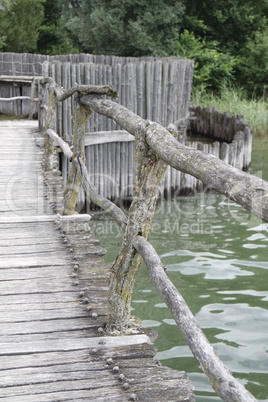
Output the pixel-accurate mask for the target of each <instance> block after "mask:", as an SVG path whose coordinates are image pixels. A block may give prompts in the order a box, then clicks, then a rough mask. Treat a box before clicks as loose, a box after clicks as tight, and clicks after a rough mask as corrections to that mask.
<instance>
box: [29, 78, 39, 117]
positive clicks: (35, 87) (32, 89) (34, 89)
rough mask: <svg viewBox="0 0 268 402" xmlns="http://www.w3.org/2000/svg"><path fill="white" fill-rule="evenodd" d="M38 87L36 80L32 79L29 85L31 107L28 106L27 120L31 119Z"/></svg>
mask: <svg viewBox="0 0 268 402" xmlns="http://www.w3.org/2000/svg"><path fill="white" fill-rule="evenodd" d="M37 87H38V82H37V79H36V78H34V79H33V81H32V84H31V105H30V113H29V120H30V119H32V118H33V115H34V111H35V94H36V89H37Z"/></svg>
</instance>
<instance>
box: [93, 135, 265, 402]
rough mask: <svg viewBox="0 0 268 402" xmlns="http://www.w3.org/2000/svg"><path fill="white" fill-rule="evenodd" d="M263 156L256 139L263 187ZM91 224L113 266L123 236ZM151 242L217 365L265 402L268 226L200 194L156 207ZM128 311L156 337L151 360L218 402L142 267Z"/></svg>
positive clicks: (102, 219) (103, 224)
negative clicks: (184, 375)
mask: <svg viewBox="0 0 268 402" xmlns="http://www.w3.org/2000/svg"><path fill="white" fill-rule="evenodd" d="M267 151H268V143H267V142H266V143H265V142H263V141H261V140H254V142H253V159H252V168H251V172H252V173H253V174H256V175H258V176H260V177H262V178H263V179H265V180H267V181H268V159H267ZM95 223H96V228H95V234H96V236H97V237H98V238H99V240H100V241H101V243H102V245H103V246H104V247H105V248H106V249H107V250H108V252H107V255H106V256H105V259H106V261H108V262H111V261H113V260H114V259H115V257H116V254H117V252H118V250H119V247H120V244H121V240H122V234H121V232H120V229H118V228H117V226H116V225H115V224H114V223H113V222H112V220H111V219H110V218H109V217H107V215H106V214H103V213H97V214H96V216H95ZM150 242H151V243H152V244H153V246H154V247H155V249H156V251H157V252H158V254H159V255H160V257H161V259H162V262H163V263H164V265H165V266H166V267H167V271H166V272H167V274H168V276H169V278H170V279H171V280H172V282H173V283H174V285H175V286H176V287H177V289H178V290H179V291H180V293H181V294H182V296H183V297H184V298H185V300H186V302H187V304H188V305H189V307H190V309H191V310H192V312H193V314H194V315H195V317H196V319H197V321H198V323H199V325H200V326H201V328H202V329H203V330H204V332H205V334H206V336H207V338H208V339H209V341H210V342H211V343H212V345H213V346H214V348H215V350H216V351H217V353H218V355H219V356H220V358H221V359H222V360H223V361H224V363H225V364H226V365H227V367H228V368H229V369H230V370H231V371H232V373H233V374H234V376H235V377H236V378H238V379H239V381H240V382H241V383H242V384H244V385H245V386H246V388H247V389H248V390H249V391H250V392H252V394H253V395H254V396H255V397H256V398H257V399H258V400H260V401H266V402H268V259H267V251H268V224H266V223H262V222H261V221H260V220H259V219H258V218H256V217H254V216H253V215H252V214H250V213H249V212H248V211H246V210H244V209H243V208H242V207H240V206H238V205H236V204H235V203H234V202H231V201H228V200H227V199H226V198H225V197H223V196H220V195H217V194H214V193H211V192H210V193H209V192H208V193H199V194H195V195H194V196H190V197H180V198H177V199H176V200H173V201H169V202H164V203H161V204H160V205H158V206H157V209H156V214H155V218H154V222H153V225H152V230H151V235H150ZM132 306H133V315H136V316H139V317H140V318H141V319H142V320H143V326H144V327H151V328H154V329H155V330H156V331H157V333H158V337H157V339H156V341H155V345H156V347H157V348H158V351H159V352H158V354H157V356H156V358H157V359H159V360H160V361H161V362H162V364H163V365H167V366H169V367H172V368H174V369H177V370H184V371H186V373H187V374H188V376H189V378H190V379H191V381H192V382H193V383H194V384H195V386H196V400H197V401H198V402H201V401H202V402H216V401H220V399H219V398H218V397H217V396H216V394H215V393H214V391H213V390H212V388H211V387H210V385H209V383H208V381H207V379H206V377H205V375H204V374H203V373H202V371H201V370H200V368H199V367H198V364H197V363H196V361H195V359H194V358H193V357H192V354H191V351H190V349H189V348H188V346H187V345H186V342H185V340H184V338H183V337H182V335H181V334H180V332H179V330H178V328H177V326H176V325H175V322H174V320H173V319H172V317H171V314H170V313H169V310H168V309H167V307H166V305H165V304H164V303H163V301H162V299H161V298H160V296H158V294H157V292H156V291H155V290H154V288H153V287H152V285H151V283H150V281H149V279H148V276H147V273H146V269H145V266H144V265H143V266H142V267H141V270H140V272H139V274H138V278H137V282H136V287H135V292H134V295H133V303H132Z"/></svg>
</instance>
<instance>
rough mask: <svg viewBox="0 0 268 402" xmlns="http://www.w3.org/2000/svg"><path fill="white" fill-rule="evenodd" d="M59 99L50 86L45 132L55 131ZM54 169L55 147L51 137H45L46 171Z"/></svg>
mask: <svg viewBox="0 0 268 402" xmlns="http://www.w3.org/2000/svg"><path fill="white" fill-rule="evenodd" d="M56 105H57V97H56V95H55V92H54V88H53V87H51V85H49V87H48V105H47V113H46V121H45V132H46V131H47V130H48V129H49V128H52V129H54V122H55V115H56ZM53 167H54V145H53V140H52V139H51V138H50V137H49V135H47V134H46V135H45V170H46V171H52V170H53Z"/></svg>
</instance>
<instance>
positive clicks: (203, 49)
mask: <svg viewBox="0 0 268 402" xmlns="http://www.w3.org/2000/svg"><path fill="white" fill-rule="evenodd" d="M178 54H179V56H182V57H187V58H189V59H193V60H194V62H195V65H194V87H195V88H199V89H200V88H206V89H211V90H218V91H219V90H220V89H221V86H222V85H223V84H224V82H226V81H229V82H231V81H232V80H233V74H234V67H235V66H236V64H237V61H236V59H235V58H234V57H233V56H231V55H230V54H229V53H222V52H220V51H219V50H218V43H217V42H216V41H214V42H209V43H206V42H205V40H202V39H201V38H196V37H195V36H194V34H193V33H192V32H191V33H189V32H188V31H187V30H185V31H184V32H183V33H182V34H181V35H180V37H179V42H178Z"/></svg>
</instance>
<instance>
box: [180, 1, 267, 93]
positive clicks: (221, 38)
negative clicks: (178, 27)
mask: <svg viewBox="0 0 268 402" xmlns="http://www.w3.org/2000/svg"><path fill="white" fill-rule="evenodd" d="M185 4H186V12H185V17H184V20H183V28H184V29H186V30H188V31H189V32H190V33H193V35H194V36H195V38H196V39H199V40H200V41H201V42H202V43H204V44H205V49H206V48H207V49H211V44H213V43H214V48H215V50H216V51H217V52H218V54H223V55H226V58H225V59H226V61H228V58H229V61H231V63H230V64H228V65H227V68H229V67H231V69H230V71H231V70H232V68H233V71H231V73H232V78H233V79H235V80H236V81H237V82H238V83H239V84H240V85H241V86H242V87H243V88H245V89H246V90H247V91H248V93H249V95H251V94H252V91H253V90H254V89H257V90H258V89H260V83H261V81H262V82H265V81H266V72H265V68H264V70H263V73H261V68H259V67H258V65H259V64H258V63H259V61H260V60H259V56H260V54H261V51H262V50H263V49H264V51H265V52H266V50H265V40H263V41H262V37H263V38H265V36H266V34H265V32H267V29H268V26H267V20H268V0H263V1H255V0H203V1H199V0H187V1H186V2H185ZM215 43H216V47H215ZM261 43H262V44H261ZM255 45H257V47H258V50H257V52H253V53H250V51H251V49H253V48H254V46H255ZM207 49H206V50H207ZM257 53H258V54H257ZM250 54H251V56H250ZM230 56H231V57H232V58H233V60H234V59H235V64H234V65H232V60H231V59H230ZM249 57H250V61H251V63H249V62H248V58H249ZM197 58H198V59H200V58H202V52H201V53H200V54H198V55H197ZM224 64H225V63H224ZM246 64H247V65H246ZM264 64H265V63H264V62H261V65H262V66H264ZM256 72H257V76H258V78H257V80H258V84H257V85H256V84H255V83H254V77H255V75H256ZM262 93H263V88H262V89H261V90H259V92H258V94H259V95H262Z"/></svg>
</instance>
